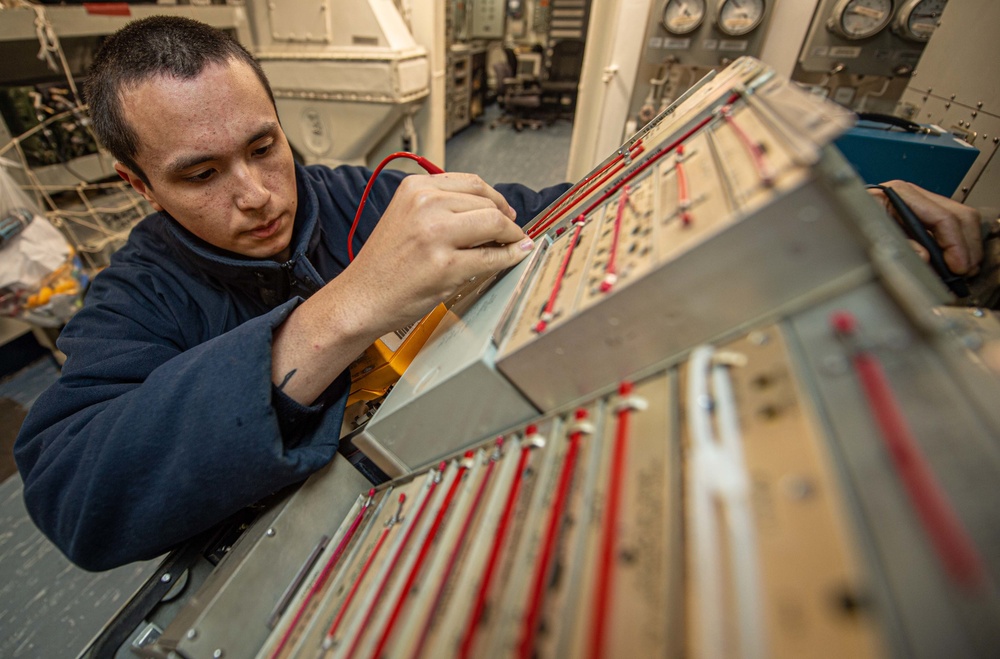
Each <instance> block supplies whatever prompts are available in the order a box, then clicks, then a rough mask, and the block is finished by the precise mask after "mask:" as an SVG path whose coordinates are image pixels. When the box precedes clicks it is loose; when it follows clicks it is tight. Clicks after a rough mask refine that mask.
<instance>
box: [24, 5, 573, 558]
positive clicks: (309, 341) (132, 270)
mask: <svg viewBox="0 0 1000 659" xmlns="http://www.w3.org/2000/svg"><path fill="white" fill-rule="evenodd" d="M87 100H88V102H89V103H90V106H91V115H92V117H93V121H94V128H95V132H97V134H98V137H99V138H100V139H101V141H102V143H103V144H104V145H105V146H106V147H107V148H108V149H109V150H110V151H111V153H112V154H113V155H114V156H115V158H116V159H117V161H118V162H117V164H116V165H115V169H116V170H117V171H118V173H119V174H120V175H121V177H122V178H123V179H125V180H126V181H128V182H129V183H130V184H131V185H132V186H133V187H134V188H135V189H136V190H137V191H138V192H139V193H140V194H142V195H143V196H144V197H145V198H146V199H147V200H148V201H149V203H150V204H151V205H152V206H153V208H154V209H156V210H157V211H158V212H157V213H155V214H153V215H151V216H149V217H148V218H146V219H145V220H143V221H142V222H141V223H139V224H138V225H137V226H136V227H135V229H134V230H133V232H132V234H131V236H130V239H129V242H128V244H127V245H126V246H125V247H124V248H123V249H122V250H120V251H119V252H118V253H117V254H116V255H115V256H114V257H113V259H112V263H111V265H110V267H109V268H107V269H106V270H105V272H103V273H102V274H100V275H99V276H98V277H97V278H96V279H95V281H94V284H93V286H92V289H91V291H90V292H89V293H88V297H87V303H86V305H85V306H84V308H83V309H82V310H81V311H80V312H79V313H78V314H77V315H76V316H75V317H74V319H73V320H72V321H71V322H70V323H69V324H68V325H67V327H66V328H65V330H64V331H63V333H62V336H61V338H60V341H59V345H60V348H61V349H62V350H63V351H64V352H65V353H66V354H67V356H68V359H67V361H66V364H65V366H64V369H63V374H62V377H61V378H60V380H59V382H58V383H56V384H55V385H54V386H53V387H52V388H50V389H49V390H48V391H46V392H45V393H44V394H43V395H42V397H41V398H40V399H39V400H38V401H37V402H36V403H35V405H34V406H33V408H32V410H31V414H30V415H29V417H28V419H27V420H26V422H25V423H24V426H23V427H22V430H21V434H20V436H19V438H18V441H17V445H16V451H15V454H16V458H17V461H18V466H19V468H20V470H21V473H22V476H23V478H24V483H25V486H24V494H25V500H26V503H27V507H28V510H29V512H30V513H31V516H32V518H33V519H34V520H35V522H36V523H37V524H38V525H39V527H40V528H41V529H42V530H43V531H44V532H45V533H46V534H47V535H48V536H49V537H50V538H51V539H52V540H53V541H54V542H55V543H56V544H57V545H58V546H59V547H60V548H61V549H62V550H63V551H64V552H65V553H66V554H67V556H68V557H69V558H70V559H71V560H73V561H74V562H76V563H78V564H79V565H81V566H82V567H85V568H88V569H93V570H99V569H107V568H110V567H113V566H116V565H119V564H122V563H126V562H129V561H133V560H138V559H146V558H151V557H154V556H156V555H158V554H160V553H162V552H163V551H165V550H167V549H169V548H171V547H172V546H175V545H177V544H178V543H180V542H182V541H184V540H185V539H188V538H190V537H192V536H194V535H195V534H197V533H199V532H200V531H202V530H205V529H207V528H210V527H211V526H213V525H214V524H216V523H217V522H219V521H221V520H223V519H225V518H226V517H228V516H230V515H231V514H233V513H234V512H236V511H238V510H240V509H242V508H243V507H245V506H247V505H250V504H252V503H254V502H256V501H258V500H259V499H261V498H262V497H264V496H266V495H268V494H270V493H272V492H275V491H277V490H279V489H281V488H283V487H285V486H288V485H290V484H292V483H296V482H298V481H301V480H302V479H304V478H305V477H306V476H308V475H309V474H310V473H312V472H313V471H315V470H317V469H319V468H320V467H322V466H323V465H325V464H326V463H328V462H329V461H330V460H331V459H332V457H333V454H334V452H335V451H336V448H337V443H338V439H339V433H340V426H341V420H342V416H343V410H344V404H345V400H346V395H347V392H348V388H349V384H350V383H349V379H348V376H347V374H346V372H345V369H346V368H347V367H348V366H349V364H350V363H351V362H352V361H353V360H354V359H355V358H356V357H357V356H358V355H359V354H361V353H362V352H363V351H364V350H365V348H367V347H368V346H369V345H370V344H371V343H372V342H373V341H375V339H377V338H378V337H379V336H382V335H384V334H385V333H387V332H390V331H393V330H395V329H398V328H399V327H402V326H404V325H406V324H408V323H410V322H412V321H414V320H416V319H418V318H420V317H422V316H423V315H424V314H426V313H427V312H428V311H430V310H431V309H432V308H433V307H434V306H435V305H436V304H438V303H440V302H441V301H442V300H444V299H447V298H448V297H449V296H450V295H451V294H452V293H453V292H454V291H455V290H456V289H457V288H458V287H459V286H460V285H461V284H462V283H464V282H466V281H467V280H469V279H470V278H472V277H478V276H482V275H486V274H487V273H492V272H495V271H497V270H499V269H501V268H505V267H508V266H511V265H513V264H515V263H517V262H518V261H519V260H520V259H522V258H523V257H524V256H525V255H526V254H527V253H528V252H529V251H530V250H531V248H532V241H531V240H530V239H529V238H528V237H527V236H526V235H525V234H524V232H523V231H522V230H521V228H520V227H519V226H518V225H517V223H516V222H515V221H514V220H515V219H518V220H521V221H527V220H528V219H530V218H531V217H533V216H534V215H535V214H536V213H537V212H538V211H540V210H541V209H543V208H544V207H545V206H547V205H548V204H549V203H551V202H552V201H553V200H555V198H556V197H557V196H558V195H559V194H561V193H562V192H563V191H564V190H565V186H561V187H557V188H551V189H548V190H545V191H543V192H541V193H535V192H532V191H530V190H528V189H527V188H524V187H523V186H516V185H510V186H498V187H497V188H496V189H494V188H491V187H490V186H488V185H486V184H485V183H483V181H481V180H480V179H479V178H477V177H475V176H471V175H464V174H442V175H438V176H404V175H403V174H402V173H399V172H384V173H383V174H382V175H381V176H380V177H379V180H378V181H377V183H376V185H375V186H374V188H373V190H372V193H371V196H370V197H369V199H368V203H367V206H366V209H365V214H364V216H363V217H362V220H361V226H360V228H359V232H358V234H359V235H360V236H363V243H364V248H363V249H361V250H360V252H359V253H358V254H357V258H356V259H355V260H354V261H353V263H350V264H349V261H348V258H347V236H348V230H349V228H350V224H351V220H352V219H353V216H354V213H355V211H356V209H357V206H358V202H359V200H360V196H361V192H362V190H363V188H364V186H365V184H366V182H367V177H368V176H369V173H368V172H367V170H364V169H361V168H353V167H344V168H338V169H335V170H331V169H328V168H325V167H307V168H304V167H301V166H298V165H296V164H295V163H294V162H293V159H292V153H291V148H290V147H289V145H288V142H287V141H286V139H285V135H284V133H283V132H282V129H281V126H280V124H279V121H278V117H277V114H276V111H275V106H274V101H273V97H272V95H271V92H270V88H269V86H268V83H267V80H266V78H265V77H264V74H263V72H262V71H261V70H260V67H259V65H258V64H257V63H256V61H254V59H253V58H252V57H251V56H250V55H249V53H247V51H245V50H244V49H243V48H242V47H241V46H240V45H239V44H238V43H236V42H235V41H233V40H232V39H231V38H229V37H227V36H226V35H225V34H223V33H221V32H219V31H217V30H214V29H212V28H209V27H207V26H205V25H202V24H200V23H197V22H195V21H191V20H187V19H181V18H166V17H155V18H149V19H145V20H141V21H136V22H134V23H131V24H129V25H128V26H126V27H125V28H123V29H122V30H121V31H119V32H118V33H116V34H115V35H113V36H111V37H110V38H109V39H108V40H107V41H106V43H105V44H104V45H103V47H102V49H101V51H100V53H99V54H98V55H97V57H96V59H95V61H94V64H93V67H92V70H91V76H90V79H89V80H88V84H87ZM359 246H360V241H359V242H358V243H357V244H355V246H354V249H355V250H358V247H359Z"/></svg>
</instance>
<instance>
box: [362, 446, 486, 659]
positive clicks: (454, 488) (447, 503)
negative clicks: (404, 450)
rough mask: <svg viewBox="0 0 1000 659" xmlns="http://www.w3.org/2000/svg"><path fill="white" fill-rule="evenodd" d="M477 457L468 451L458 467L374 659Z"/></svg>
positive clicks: (388, 635) (394, 622) (378, 653)
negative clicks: (470, 463)
mask: <svg viewBox="0 0 1000 659" xmlns="http://www.w3.org/2000/svg"><path fill="white" fill-rule="evenodd" d="M473 455H475V454H474V453H473V452H472V451H468V452H467V453H466V454H465V458H466V459H465V460H463V461H462V462H461V463H460V464H459V467H458V471H457V472H456V473H455V478H454V480H452V482H451V487H449V488H448V492H447V494H445V497H444V502H442V503H441V508H439V509H438V512H437V515H435V516H434V522H433V523H432V524H431V529H430V531H429V532H428V533H427V537H425V538H424V543H423V545H421V546H420V553H419V554H417V560H416V562H414V564H413V567H412V568H410V574H409V575H408V576H407V577H406V583H405V584H404V585H403V589H402V590H401V591H400V593H399V597H397V598H396V605H395V606H394V607H393V609H392V613H391V614H390V615H389V620H388V621H387V622H386V624H385V629H384V630H382V637H381V638H379V641H378V645H377V646H375V652H374V653H373V654H372V657H373V658H374V659H378V658H379V657H381V656H382V652H383V651H384V650H385V646H386V645H388V644H389V638H390V637H391V636H392V632H393V630H394V628H395V626H396V621H397V620H399V614H400V613H402V611H403V606H404V605H405V604H406V600H408V599H409V597H410V591H411V590H412V589H413V584H414V583H416V581H417V577H418V576H419V575H420V570H421V568H423V566H424V561H425V560H427V555H428V554H429V553H430V550H431V545H433V544H434V539H435V538H437V533H438V531H439V530H440V529H441V524H442V523H443V522H444V518H445V516H446V515H447V514H448V509H449V508H450V507H451V502H452V500H453V499H454V498H455V493H456V492H458V486H459V485H461V484H462V477H463V476H464V475H465V472H466V471H468V469H469V467H468V464H467V461H468V460H469V459H471V458H472V456H473Z"/></svg>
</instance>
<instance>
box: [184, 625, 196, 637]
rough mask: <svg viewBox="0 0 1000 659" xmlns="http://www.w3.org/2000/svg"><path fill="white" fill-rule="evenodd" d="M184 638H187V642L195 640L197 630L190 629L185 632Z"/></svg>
mask: <svg viewBox="0 0 1000 659" xmlns="http://www.w3.org/2000/svg"><path fill="white" fill-rule="evenodd" d="M185 636H187V637H188V639H189V640H190V639H194V638H197V636H198V630H197V629H195V628H194V627H192V628H191V629H189V630H187V634H185Z"/></svg>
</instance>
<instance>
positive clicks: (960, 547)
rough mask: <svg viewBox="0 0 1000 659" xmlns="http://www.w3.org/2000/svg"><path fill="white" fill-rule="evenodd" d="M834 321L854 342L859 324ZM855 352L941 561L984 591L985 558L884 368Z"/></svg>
mask: <svg viewBox="0 0 1000 659" xmlns="http://www.w3.org/2000/svg"><path fill="white" fill-rule="evenodd" d="M830 321H831V324H832V325H833V327H834V329H835V331H836V332H837V333H838V334H839V335H841V336H843V337H845V338H847V339H849V340H852V339H853V338H854V330H855V328H856V326H857V322H856V320H855V318H854V317H853V316H852V315H851V314H849V313H847V312H838V313H836V314H834V315H833V316H831V319H830ZM853 350H854V354H853V355H852V361H853V363H854V368H855V370H856V371H857V373H858V378H859V379H860V380H861V385H862V387H863V388H864V390H865V395H866V397H867V398H868V405H869V407H870V408H871V411H872V414H873V415H874V416H875V421H876V422H877V424H878V426H879V430H880V431H881V434H882V441H883V443H884V444H885V447H886V450H887V451H888V452H889V456H890V458H891V459H892V462H893V465H894V466H895V468H896V473H898V474H899V477H900V478H901V479H902V481H903V485H904V486H905V488H906V491H907V494H908V495H909V497H910V501H911V503H912V504H913V506H914V508H916V509H917V514H918V515H919V517H920V521H921V522H922V524H923V527H924V530H925V531H926V532H927V534H928V535H929V536H930V538H931V542H932V544H933V545H934V549H935V550H936V552H937V554H938V558H939V559H940V560H941V561H942V562H943V563H944V565H945V569H946V570H947V571H948V573H949V575H950V576H951V578H952V579H954V580H955V581H957V582H958V583H959V584H961V585H962V586H963V587H966V588H977V587H981V586H983V585H984V583H985V581H984V567H983V563H982V559H981V558H980V557H979V554H978V553H977V552H976V548H975V545H974V544H973V542H972V539H971V538H970V537H969V535H968V533H967V532H966V530H965V528H963V526H962V523H961V521H960V520H959V519H958V516H957V515H956V514H955V511H954V510H953V509H952V507H951V505H950V503H949V501H948V498H947V496H946V495H945V492H944V490H943V489H942V488H941V486H940V484H939V483H938V482H937V479H936V478H935V477H934V473H933V471H931V468H930V465H929V464H928V463H927V460H926V458H925V457H924V455H923V452H922V451H921V450H920V447H919V445H918V444H917V441H916V439H915V438H914V437H913V433H912V432H911V431H910V428H909V425H908V424H907V423H906V418H905V417H904V416H903V412H902V410H901V409H900V407H899V403H898V402H897V401H896V397H895V395H894V394H893V392H892V386H891V385H890V384H889V379H888V378H887V377H886V374H885V371H884V370H883V369H882V365H881V363H880V362H879V360H878V358H877V357H876V356H875V355H873V354H871V353H870V352H868V351H866V350H864V349H861V348H858V347H856V346H853Z"/></svg>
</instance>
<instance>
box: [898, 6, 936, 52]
mask: <svg viewBox="0 0 1000 659" xmlns="http://www.w3.org/2000/svg"><path fill="white" fill-rule="evenodd" d="M947 3H948V0H907V2H906V3H904V4H903V6H902V8H901V9H900V10H899V13H898V14H896V22H895V23H894V24H893V26H892V29H893V30H894V31H895V32H896V34H898V35H899V36H901V37H903V38H904V39H909V40H910V41H920V42H923V41H927V40H928V39H930V38H931V35H932V34H934V30H935V29H936V28H937V24H938V19H940V18H941V12H942V11H944V6H945V5H946V4H947Z"/></svg>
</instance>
